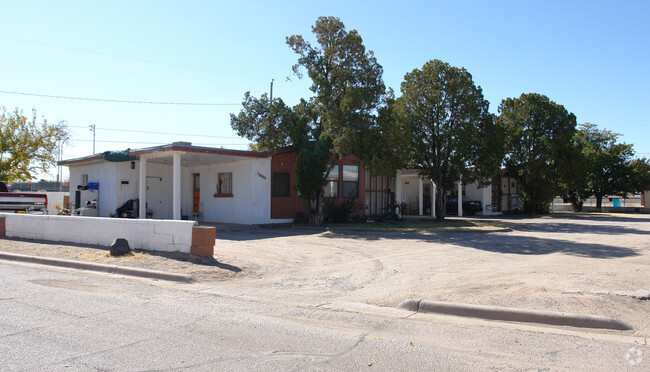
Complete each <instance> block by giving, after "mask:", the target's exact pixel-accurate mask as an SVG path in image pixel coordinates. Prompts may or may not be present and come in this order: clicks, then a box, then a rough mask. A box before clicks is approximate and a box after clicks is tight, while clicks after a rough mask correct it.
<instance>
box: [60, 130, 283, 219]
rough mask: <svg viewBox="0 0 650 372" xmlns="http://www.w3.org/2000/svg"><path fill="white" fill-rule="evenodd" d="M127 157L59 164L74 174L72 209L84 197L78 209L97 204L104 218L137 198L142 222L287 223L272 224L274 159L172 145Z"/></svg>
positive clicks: (74, 160)
mask: <svg viewBox="0 0 650 372" xmlns="http://www.w3.org/2000/svg"><path fill="white" fill-rule="evenodd" d="M124 155H125V156H124V157H123V158H122V159H119V160H121V161H109V160H106V159H110V157H109V156H104V154H96V155H91V156H87V157H83V158H78V159H72V160H66V161H62V162H60V164H61V165H64V166H68V167H69V169H70V200H71V204H73V205H74V203H75V201H76V199H78V198H76V194H81V195H82V196H81V199H82V200H80V201H78V204H80V205H81V206H84V205H85V204H86V203H87V202H88V201H89V200H96V201H97V202H96V207H97V208H96V215H97V216H100V217H107V216H110V215H111V214H113V213H114V212H115V210H116V209H117V208H118V207H119V206H121V205H123V204H124V203H125V202H127V201H128V200H130V199H138V200H139V201H140V203H139V208H138V211H139V213H138V215H139V217H140V218H154V219H185V218H187V219H192V218H194V219H199V220H202V221H210V222H232V223H245V224H263V223H270V222H286V221H284V220H278V221H274V220H271V213H270V208H271V206H270V203H271V194H270V193H271V187H270V182H271V177H270V173H271V155H270V154H266V153H258V152H251V151H236V150H225V149H216V148H207V147H198V146H192V145H191V144H190V143H186V142H174V143H172V144H171V145H164V146H156V147H151V148H146V149H139V150H131V151H129V152H128V154H127V153H125V154H124ZM88 186H90V187H88ZM87 187H88V188H87ZM78 188H81V189H84V190H82V192H79V193H77V191H76V190H77V189H78ZM86 188H87V189H86Z"/></svg>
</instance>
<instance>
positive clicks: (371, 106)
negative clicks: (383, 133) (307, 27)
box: [286, 17, 386, 156]
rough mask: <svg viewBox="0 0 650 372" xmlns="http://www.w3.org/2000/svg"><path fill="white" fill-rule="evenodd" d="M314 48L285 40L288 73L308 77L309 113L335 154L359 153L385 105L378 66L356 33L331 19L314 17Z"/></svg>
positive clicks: (296, 39)
mask: <svg viewBox="0 0 650 372" xmlns="http://www.w3.org/2000/svg"><path fill="white" fill-rule="evenodd" d="M312 32H313V34H314V36H315V37H316V42H317V44H316V45H312V43H310V42H309V41H307V40H305V38H304V37H303V36H301V35H292V36H289V37H287V40H286V42H287V45H289V47H290V48H291V49H292V50H293V51H294V52H295V53H296V54H297V55H298V61H297V63H296V64H295V65H294V66H293V71H294V73H295V74H296V76H298V77H299V78H302V77H303V71H306V72H307V76H308V77H309V78H310V79H311V81H312V85H311V87H310V89H311V91H312V92H313V93H314V96H313V99H312V100H311V101H310V102H311V103H312V104H313V108H312V110H313V113H314V114H315V116H316V117H317V120H318V122H319V123H320V125H321V126H322V129H323V134H325V135H328V136H330V137H331V139H332V144H333V149H334V153H335V154H336V155H338V156H345V155H350V154H354V155H359V154H361V153H362V151H360V150H361V149H362V148H363V137H364V135H365V134H367V132H368V130H369V128H371V127H373V126H374V125H375V124H376V120H377V110H378V108H379V107H380V106H382V105H383V104H384V103H385V98H386V87H385V86H384V82H383V80H382V74H383V68H382V67H381V65H380V64H379V63H378V62H377V59H376V58H375V56H374V54H373V52H372V51H368V50H366V48H365V46H364V45H363V40H362V39H361V36H360V35H359V33H358V32H357V31H356V30H350V31H347V30H346V28H345V25H344V24H343V22H341V20H340V19H338V18H336V17H319V18H318V20H316V23H315V24H314V26H313V27H312Z"/></svg>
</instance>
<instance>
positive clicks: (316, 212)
mask: <svg viewBox="0 0 650 372" xmlns="http://www.w3.org/2000/svg"><path fill="white" fill-rule="evenodd" d="M331 148H332V143H331V141H330V139H329V137H327V136H323V137H322V138H320V139H319V140H318V141H316V143H315V144H314V145H313V146H304V147H302V148H301V149H300V151H299V152H298V157H297V158H296V191H297V192H298V195H299V196H300V197H301V198H302V199H305V200H307V202H308V208H309V223H310V224H312V225H315V226H320V225H322V224H323V197H322V196H323V187H324V186H325V177H324V176H323V175H324V174H325V175H327V174H329V170H330V169H329V166H328V163H329V161H330V158H331V157H332V154H331V152H330V151H331Z"/></svg>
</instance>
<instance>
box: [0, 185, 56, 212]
mask: <svg viewBox="0 0 650 372" xmlns="http://www.w3.org/2000/svg"><path fill="white" fill-rule="evenodd" d="M0 212H13V213H33V214H47V195H46V194H35V193H24V192H9V189H8V188H7V184H6V183H4V182H0Z"/></svg>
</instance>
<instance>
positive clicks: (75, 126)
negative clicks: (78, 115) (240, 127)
mask: <svg viewBox="0 0 650 372" xmlns="http://www.w3.org/2000/svg"><path fill="white" fill-rule="evenodd" d="M67 127H68V128H83V129H86V128H87V126H78V125H68V126H67ZM97 130H99V131H102V130H106V131H113V132H127V133H144V134H163V135H168V136H181V137H202V138H205V137H208V138H226V139H240V137H228V136H210V135H204V134H185V133H169V132H154V131H146V130H132V129H113V128H99V127H98V128H97Z"/></svg>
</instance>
